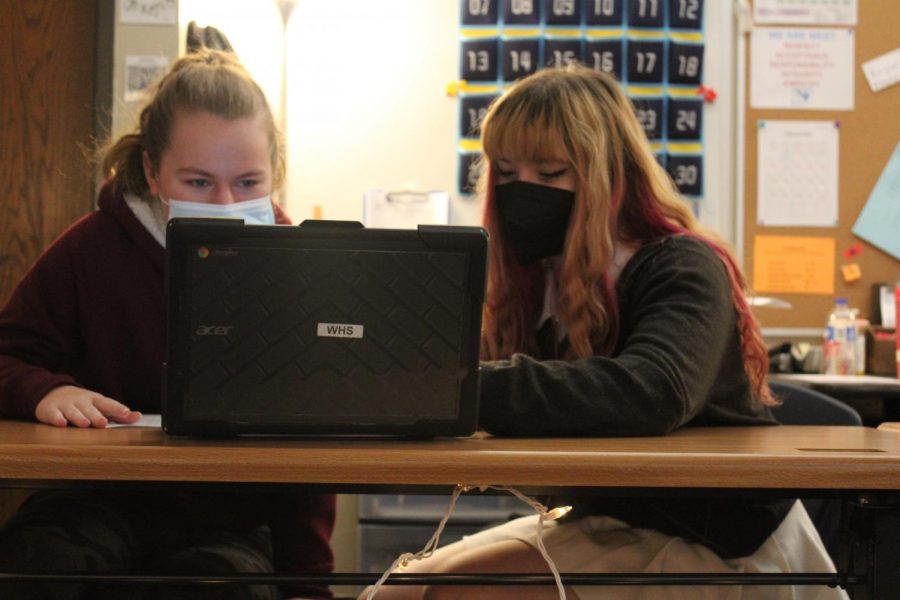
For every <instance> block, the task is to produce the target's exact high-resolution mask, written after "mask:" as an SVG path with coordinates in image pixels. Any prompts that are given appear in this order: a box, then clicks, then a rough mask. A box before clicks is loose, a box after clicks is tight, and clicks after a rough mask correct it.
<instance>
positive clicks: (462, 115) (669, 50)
mask: <svg viewBox="0 0 900 600" xmlns="http://www.w3.org/2000/svg"><path fill="white" fill-rule="evenodd" d="M704 4H705V2H704V0H460V61H459V65H460V72H459V80H460V84H461V85H460V89H459V90H458V92H459V94H458V95H459V134H458V135H459V140H458V148H457V154H458V159H457V160H458V162H457V164H458V180H457V191H458V192H459V193H460V194H471V193H472V192H473V186H474V184H475V183H476V179H477V164H478V163H477V161H478V158H479V156H480V151H481V148H480V142H479V139H478V138H479V135H480V132H479V130H478V125H479V122H480V120H481V118H482V117H483V116H484V114H485V112H486V111H487V108H488V106H489V104H490V103H491V102H492V101H493V100H494V99H495V98H497V96H498V95H499V94H500V93H502V91H503V89H504V88H505V87H507V86H509V85H510V84H512V83H513V82H515V81H516V80H517V79H520V78H521V77H524V76H527V75H529V74H531V73H534V72H535V71H536V70H538V69H541V68H545V67H561V66H564V65H565V64H567V63H570V62H573V61H577V62H580V63H581V64H584V65H586V66H589V67H591V68H593V69H595V70H597V71H602V72H606V73H610V74H612V75H613V76H614V77H616V79H617V80H618V81H619V82H620V83H621V84H622V86H623V88H624V89H625V91H626V93H627V94H628V95H629V97H630V98H631V100H632V102H633V103H634V106H635V111H636V114H637V117H638V120H639V121H640V123H641V125H642V126H643V128H644V131H645V133H646V134H647V137H648V139H649V140H650V142H651V145H652V147H653V150H654V153H655V155H656V157H657V160H658V161H659V162H660V164H661V165H663V167H665V168H666V169H667V171H668V172H669V174H670V175H671V177H672V179H673V181H675V183H676V185H677V186H678V188H679V191H680V192H681V194H682V195H683V196H684V197H685V199H686V200H687V201H688V202H692V203H694V207H695V212H698V211H699V202H700V201H701V200H702V199H703V196H704V179H705V177H704V156H703V149H704V146H703V137H704V136H703V112H704V111H703V106H704V100H705V96H704V88H703V86H702V84H703V81H702V78H703V61H704V51H705V35H704Z"/></svg>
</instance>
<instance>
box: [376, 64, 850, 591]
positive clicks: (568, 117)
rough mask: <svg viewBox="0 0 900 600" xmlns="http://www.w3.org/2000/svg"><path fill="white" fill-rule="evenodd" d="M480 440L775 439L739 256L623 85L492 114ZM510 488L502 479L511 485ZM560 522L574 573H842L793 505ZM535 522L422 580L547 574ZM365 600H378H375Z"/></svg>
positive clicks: (454, 551) (607, 508)
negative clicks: (662, 155) (653, 141)
mask: <svg viewBox="0 0 900 600" xmlns="http://www.w3.org/2000/svg"><path fill="white" fill-rule="evenodd" d="M481 131H482V143H483V150H484V163H483V175H482V181H481V191H482V194H483V196H484V201H485V204H484V226H485V227H486V228H487V230H488V232H489V233H490V240H491V242H490V246H489V258H488V261H489V268H488V273H489V275H488V293H487V298H486V302H485V308H484V329H483V336H482V359H483V362H482V364H481V387H480V393H479V403H480V406H479V422H480V425H481V426H482V427H483V428H484V429H485V430H486V431H487V432H488V433H491V434H493V435H502V436H532V437H536V436H554V437H561V436H580V437H595V436H610V437H611V436H617V437H618V436H645V435H664V434H667V433H670V432H672V431H674V430H676V429H678V428H679V427H683V426H695V425H712V424H716V425H760V426H767V425H774V424H775V421H774V419H773V417H772V414H771V412H770V411H769V409H768V407H769V406H772V405H773V404H775V402H776V401H775V400H774V399H773V397H772V394H771V392H770V391H769V388H768V386H767V384H766V380H765V377H766V370H767V353H766V349H765V346H764V345H763V342H762V338H761V335H760V332H759V327H758V325H757V323H756V321H755V320H754V318H753V315H752V314H751V313H750V311H749V309H748V306H747V301H746V299H745V296H744V289H743V286H744V283H743V278H742V275H741V272H740V269H739V268H738V266H737V264H736V263H735V261H734V259H733V258H732V256H731V254H730V253H729V252H728V250H727V249H726V248H725V246H724V245H723V244H722V243H721V242H720V241H718V240H717V239H716V238H715V237H714V236H712V235H710V234H708V233H704V232H702V231H701V230H700V228H699V227H698V225H697V222H696V220H695V219H694V217H693V215H692V214H691V211H690V209H689V207H688V205H687V204H686V203H685V202H684V201H683V200H682V198H681V197H679V195H678V193H677V190H676V188H675V187H674V185H673V183H672V181H671V180H670V178H669V177H668V175H667V174H666V172H665V170H664V169H663V168H662V167H661V166H660V165H659V164H658V163H657V161H656V159H655V158H654V155H653V153H652V150H651V148H650V145H649V143H648V141H647V139H646V137H645V135H644V132H643V130H642V128H641V126H640V124H639V123H638V121H637V119H636V117H635V114H634V108H633V106H632V104H631V102H630V100H629V99H628V97H627V96H626V95H625V94H624V92H623V91H622V89H621V88H620V86H619V84H618V83H617V82H616V81H615V80H614V79H612V78H611V77H609V76H607V75H605V74H602V73H597V72H594V71H592V70H590V69H587V68H585V67H581V66H577V65H573V66H570V67H568V68H566V69H545V70H542V71H538V72H537V73H535V74H534V75H532V76H529V77H527V78H525V79H523V80H521V81H520V82H518V83H516V84H514V85H513V86H512V87H511V88H510V89H509V90H508V91H507V92H506V93H505V94H503V95H502V96H501V97H500V98H498V100H496V101H495V102H494V104H493V105H492V106H491V107H490V108H489V110H488V113H487V115H486V116H485V119H484V122H483V123H482V126H481ZM497 483H502V482H497ZM548 504H549V505H550V506H559V505H562V504H567V505H571V506H572V507H573V510H572V511H571V512H570V513H569V514H568V515H567V516H566V517H564V518H563V519H561V520H559V521H553V522H550V523H549V524H546V525H545V527H544V529H543V530H542V537H543V542H544V544H545V545H546V548H547V550H548V552H549V556H550V558H551V559H552V560H553V561H554V562H555V564H556V566H557V568H558V569H559V571H560V572H600V573H603V572H615V573H640V572H646V573H658V572H679V571H680V572H720V573H737V572H762V571H766V572H768V571H772V572H797V571H807V572H823V571H832V572H833V571H834V565H833V564H832V562H831V559H830V558H829V556H828V554H827V552H826V550H825V548H824V546H823V544H822V542H821V540H820V538H819V535H818V533H817V532H816V530H815V527H814V526H813V524H812V523H811V521H810V520H809V517H808V515H807V514H806V512H805V510H804V508H803V505H802V504H801V503H800V502H798V501H794V500H785V501H769V500H758V499H745V498H740V497H734V496H730V497H711V498H705V499H697V498H685V497H670V498H657V497H652V496H641V497H637V498H622V497H603V496H596V497H594V496H579V497H574V498H557V499H553V500H552V501H551V502H550V503H548ZM537 523H538V519H537V517H536V516H532V517H523V518H522V519H517V520H514V521H511V522H509V523H506V524H504V525H501V526H498V527H495V528H492V529H488V530H486V531H483V532H480V533H478V534H476V535H474V536H470V537H467V538H465V539H464V540H463V541H460V542H457V543H455V544H451V545H449V546H447V547H445V548H442V549H439V550H438V551H437V552H435V553H434V554H433V555H432V556H430V557H429V558H426V559H424V560H422V561H420V562H415V563H413V564H412V565H411V566H410V568H409V569H407V571H408V572H409V571H412V572H448V573H479V572H496V571H500V572H503V571H507V572H546V571H548V565H547V564H545V560H544V558H543V557H542V555H541V553H540V552H539V544H538V538H537V531H536V529H537ZM568 595H569V597H570V598H580V599H582V600H586V599H588V598H616V599H619V598H641V599H645V598H666V599H671V598H685V599H687V598H690V599H692V600H693V599H697V598H729V599H732V598H733V599H737V598H742V599H748V598H760V599H762V598H766V599H770V598H779V599H787V598H792V599H799V598H841V597H846V595H845V594H844V593H843V591H841V590H835V589H831V588H827V587H824V586H821V587H815V586H798V587H793V588H792V587H774V588H772V587H756V588H753V587H728V586H690V587H688V586H669V587H659V586H657V587H649V586H620V587H603V586H596V587H593V586H575V587H573V588H569V589H568ZM466 596H469V597H477V598H509V599H512V598H532V599H540V598H557V597H558V596H557V590H556V589H554V588H552V587H532V586H529V587H508V588H507V587H502V586H491V587H484V588H480V587H478V588H476V587H472V586H464V587H453V586H446V587H445V586H431V587H424V588H423V587H408V586H389V587H385V588H382V589H381V591H379V593H378V596H377V597H378V598H380V599H391V598H429V599H435V598H438V599H443V598H462V597H466ZM363 597H364V596H363Z"/></svg>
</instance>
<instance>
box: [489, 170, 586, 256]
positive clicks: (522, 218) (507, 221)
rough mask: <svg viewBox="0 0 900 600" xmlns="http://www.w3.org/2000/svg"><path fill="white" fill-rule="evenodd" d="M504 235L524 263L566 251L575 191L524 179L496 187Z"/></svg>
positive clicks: (495, 195)
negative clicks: (564, 244) (565, 245)
mask: <svg viewBox="0 0 900 600" xmlns="http://www.w3.org/2000/svg"><path fill="white" fill-rule="evenodd" d="M494 198H495V199H496V200H497V212H498V214H499V215H500V227H501V230H502V232H503V237H504V238H506V240H507V241H508V242H509V244H510V245H511V246H512V248H513V250H514V251H515V253H516V258H517V259H518V261H519V264H520V265H530V264H531V263H533V262H535V261H538V260H540V259H542V258H547V257H548V256H555V255H557V254H559V253H561V252H562V249H563V243H564V242H565V239H566V231H567V230H568V228H569V217H570V216H571V215H572V206H573V205H574V204H575V192H570V191H568V190H561V189H559V188H555V187H550V186H546V185H538V184H536V183H527V182H524V181H513V182H511V183H504V184H501V185H498V186H495V187H494Z"/></svg>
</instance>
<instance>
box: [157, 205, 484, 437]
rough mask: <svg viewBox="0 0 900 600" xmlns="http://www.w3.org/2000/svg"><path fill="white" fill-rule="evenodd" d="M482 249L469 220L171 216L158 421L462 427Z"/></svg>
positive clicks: (265, 430) (215, 428) (444, 430)
mask: <svg viewBox="0 0 900 600" xmlns="http://www.w3.org/2000/svg"><path fill="white" fill-rule="evenodd" d="M486 254H487V234H486V233H485V231H484V230H483V229H481V228H480V227H462V226H426V225H421V226H419V228H418V229H403V230H401V229H366V228H364V227H363V226H362V225H361V224H359V223H355V222H344V221H304V222H303V223H302V224H301V225H300V226H286V225H245V224H244V222H243V221H242V220H231V219H173V220H171V221H170V222H169V225H168V229H167V233H166V261H167V265H166V269H167V273H166V281H167V293H168V339H167V356H166V365H165V370H164V372H165V377H166V381H165V382H164V386H163V387H164V394H163V396H164V397H163V403H162V422H163V429H164V430H165V431H166V432H167V433H170V434H174V435H190V436H217V437H218V436H237V435H386V436H416V437H420V436H421V437H432V436H463V435H469V434H471V433H472V432H473V431H474V429H475V425H476V418H477V397H478V354H479V340H480V331H481V310H482V304H483V301H484V288H485V275H486Z"/></svg>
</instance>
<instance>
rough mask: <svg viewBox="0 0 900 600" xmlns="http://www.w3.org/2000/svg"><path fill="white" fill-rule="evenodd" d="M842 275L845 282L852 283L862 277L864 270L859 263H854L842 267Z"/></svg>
mask: <svg viewBox="0 0 900 600" xmlns="http://www.w3.org/2000/svg"><path fill="white" fill-rule="evenodd" d="M841 275H842V276H843V278H844V281H845V282H847V283H850V282H851V281H856V280H857V279H859V278H860V277H862V271H860V269H859V265H858V264H856V263H852V264H849V265H844V266H843V267H841Z"/></svg>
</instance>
